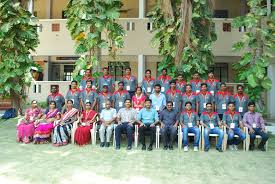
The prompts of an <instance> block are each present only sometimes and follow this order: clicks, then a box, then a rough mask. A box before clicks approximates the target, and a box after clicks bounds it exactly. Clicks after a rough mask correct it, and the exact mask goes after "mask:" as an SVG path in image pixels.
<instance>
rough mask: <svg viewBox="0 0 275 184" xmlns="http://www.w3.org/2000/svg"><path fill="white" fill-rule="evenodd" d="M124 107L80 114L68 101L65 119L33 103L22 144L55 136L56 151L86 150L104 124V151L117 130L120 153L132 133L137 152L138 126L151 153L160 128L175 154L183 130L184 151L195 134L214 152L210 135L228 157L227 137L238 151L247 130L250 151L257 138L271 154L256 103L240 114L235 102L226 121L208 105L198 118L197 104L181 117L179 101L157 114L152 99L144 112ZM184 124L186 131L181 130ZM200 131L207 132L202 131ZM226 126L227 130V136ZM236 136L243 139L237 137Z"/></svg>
mask: <svg viewBox="0 0 275 184" xmlns="http://www.w3.org/2000/svg"><path fill="white" fill-rule="evenodd" d="M124 106H125V107H124V108H121V109H120V110H119V111H118V112H117V111H116V109H114V108H112V107H111V102H110V101H106V106H105V108H104V109H103V110H102V111H101V112H100V114H98V113H97V112H96V111H95V110H92V104H91V103H90V102H86V103H85V110H84V111H83V112H80V111H79V110H78V109H76V108H74V107H73V101H72V100H67V102H66V110H65V112H64V113H63V114H61V113H60V111H59V110H58V108H57V107H56V102H55V101H52V102H50V109H49V110H48V112H47V113H46V114H44V115H43V112H42V110H41V109H40V108H39V107H38V103H37V101H35V100H34V101H32V107H31V108H29V109H27V111H26V113H25V117H24V118H22V119H20V120H19V122H18V125H17V141H18V142H24V143H29V142H31V141H34V143H47V142H49V139H50V137H51V140H52V143H53V145H55V146H63V145H67V144H68V143H69V142H70V139H71V137H73V141H75V142H76V143H77V144H79V145H86V144H88V143H89V142H90V141H91V133H90V130H91V129H93V128H94V124H95V123H100V128H99V134H100V141H101V143H100V146H101V147H104V146H105V147H109V146H110V140H111V136H112V133H113V129H114V127H115V131H114V132H115V140H114V141H115V143H116V144H115V148H116V149H120V141H121V140H120V139H121V134H122V132H126V136H127V142H128V144H127V149H128V150H131V149H132V140H133V131H134V124H138V125H139V134H140V142H141V144H142V150H145V149H146V148H147V149H148V150H149V151H151V150H152V149H153V143H154V141H155V135H156V126H160V132H161V138H162V140H163V145H164V149H165V150H167V149H171V150H172V149H173V142H174V141H175V138H176V135H177V129H178V127H181V128H182V130H181V132H182V134H183V136H182V143H183V145H184V151H188V149H189V147H188V144H189V141H188V133H194V134H195V138H194V151H198V147H199V141H200V136H202V135H203V136H204V141H205V147H204V150H205V151H208V150H209V148H210V144H209V134H217V135H218V136H219V138H218V142H217V145H216V149H217V150H218V151H219V152H222V151H223V150H222V142H223V138H224V134H227V135H228V144H229V148H230V150H237V145H238V144H239V143H240V142H241V141H243V140H245V139H246V134H245V133H244V132H243V128H244V127H247V128H248V130H249V132H248V133H249V136H250V141H251V142H250V150H254V140H255V137H256V135H260V136H261V137H262V139H261V143H260V144H259V146H258V147H259V149H260V150H262V151H265V143H266V141H267V139H268V134H267V133H266V129H265V124H264V120H263V118H262V116H261V114H260V113H257V112H255V103H254V102H249V104H248V109H249V111H248V112H246V113H245V114H244V117H243V118H242V116H241V114H240V113H238V112H237V111H236V110H235V103H234V102H229V104H228V111H226V112H224V114H223V117H222V119H221V120H220V118H219V115H218V113H217V112H214V111H213V105H212V103H207V104H206V110H205V111H204V112H202V113H201V115H198V113H196V112H195V111H193V110H192V103H191V102H186V103H185V109H184V110H183V111H182V112H180V113H178V112H177V111H176V110H175V109H174V108H173V102H171V101H168V102H167V103H166V107H165V108H164V109H162V110H161V111H159V112H157V111H156V110H155V109H154V108H152V100H151V99H149V98H147V99H146V100H145V105H144V107H143V108H142V109H141V110H140V111H137V110H136V109H134V108H132V102H131V99H126V100H125V101H124ZM75 122H77V123H79V125H78V126H77V128H76V130H75V131H72V129H73V124H74V123H75ZM179 125H180V126H179ZM199 126H203V127H204V131H203V132H202V135H201V131H200V129H199ZM223 127H225V129H226V131H224V129H223ZM145 132H149V135H150V144H149V146H148V147H146V144H145ZM234 135H238V138H235V137H234Z"/></svg>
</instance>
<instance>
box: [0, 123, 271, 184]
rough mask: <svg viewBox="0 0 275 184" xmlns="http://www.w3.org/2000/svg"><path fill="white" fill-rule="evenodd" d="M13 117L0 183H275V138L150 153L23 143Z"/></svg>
mask: <svg viewBox="0 0 275 184" xmlns="http://www.w3.org/2000/svg"><path fill="white" fill-rule="evenodd" d="M15 125H16V120H9V121H5V122H3V121H1V120H0V183H1V184H15V183H19V184H32V183H36V184H39V183H41V184H42V183H43V184H44V183H45V184H59V183H61V184H63V183H64V184H65V183H66V184H70V183H77V184H78V183H85V184H89V183H91V184H99V183H100V184H101V183H104V184H105V183H106V184H128V183H129V184H155V183H158V184H173V183H175V184H176V183H179V184H183V183H187V184H188V183H192V184H193V183H195V184H197V183H230V184H231V183H234V184H236V183H240V184H243V183H272V184H273V183H275V176H274V173H275V156H274V155H275V141H274V140H275V139H274V138H275V137H273V136H272V138H271V139H270V141H269V151H268V152H260V151H254V152H243V151H237V152H231V151H226V152H224V153H218V152H216V151H215V150H214V145H212V149H211V150H210V152H208V153H205V152H197V153H194V152H193V151H189V152H188V153H184V152H183V150H178V149H175V150H173V151H164V150H162V149H159V150H156V149H154V150H153V151H152V152H148V151H141V150H140V147H139V148H138V149H133V150H131V151H126V149H125V147H122V148H121V150H120V151H116V150H114V149H113V147H110V148H108V149H106V148H103V149H102V148H99V147H98V145H97V146H96V147H93V146H91V145H88V146H85V147H78V146H76V145H71V144H70V145H68V146H65V147H60V148H56V147H53V146H52V145H50V144H48V145H34V144H29V145H24V144H18V143H16V142H15Z"/></svg>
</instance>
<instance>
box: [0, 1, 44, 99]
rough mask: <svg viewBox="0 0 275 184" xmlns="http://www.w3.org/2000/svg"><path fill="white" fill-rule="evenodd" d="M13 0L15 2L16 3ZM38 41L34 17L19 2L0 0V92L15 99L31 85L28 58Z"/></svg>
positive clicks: (29, 59)
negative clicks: (25, 87)
mask: <svg viewBox="0 0 275 184" xmlns="http://www.w3.org/2000/svg"><path fill="white" fill-rule="evenodd" d="M15 2H16V3H15ZM38 43H39V40H38V34H37V26H36V22H35V18H34V17H33V16H32V14H31V13H30V12H28V11H27V10H25V9H24V8H22V7H21V6H20V3H19V2H18V1H11V0H3V1H1V2H0V45H1V47H0V70H1V73H0V94H1V95H3V96H12V97H13V98H16V97H17V98H18V97H19V96H20V95H21V94H22V91H23V89H24V86H25V85H28V84H30V75H29V70H30V67H31V66H32V65H33V64H34V62H33V60H32V59H31V58H30V57H29V55H30V51H31V50H32V51H34V50H35V48H36V47H37V45H38Z"/></svg>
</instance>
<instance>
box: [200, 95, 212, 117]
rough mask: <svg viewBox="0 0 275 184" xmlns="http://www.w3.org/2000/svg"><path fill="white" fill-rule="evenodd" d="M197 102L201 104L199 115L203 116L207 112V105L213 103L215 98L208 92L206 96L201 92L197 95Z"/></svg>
mask: <svg viewBox="0 0 275 184" xmlns="http://www.w3.org/2000/svg"><path fill="white" fill-rule="evenodd" d="M197 102H198V103H199V111H198V113H199V114H201V113H202V112H203V111H205V108H206V104H207V103H213V96H212V94H211V93H210V92H208V91H207V92H206V94H205V95H204V94H203V93H202V92H200V93H199V94H198V95H197Z"/></svg>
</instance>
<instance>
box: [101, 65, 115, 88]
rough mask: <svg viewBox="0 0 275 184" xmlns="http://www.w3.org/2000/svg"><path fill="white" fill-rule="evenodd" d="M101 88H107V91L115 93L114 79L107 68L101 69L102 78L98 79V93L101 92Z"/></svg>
mask: <svg viewBox="0 0 275 184" xmlns="http://www.w3.org/2000/svg"><path fill="white" fill-rule="evenodd" d="M103 86H108V91H109V92H111V93H113V92H114V91H115V80H114V77H113V76H111V75H110V74H109V68H108V67H104V68H103V76H101V77H99V79H98V91H99V92H102V90H103Z"/></svg>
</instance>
